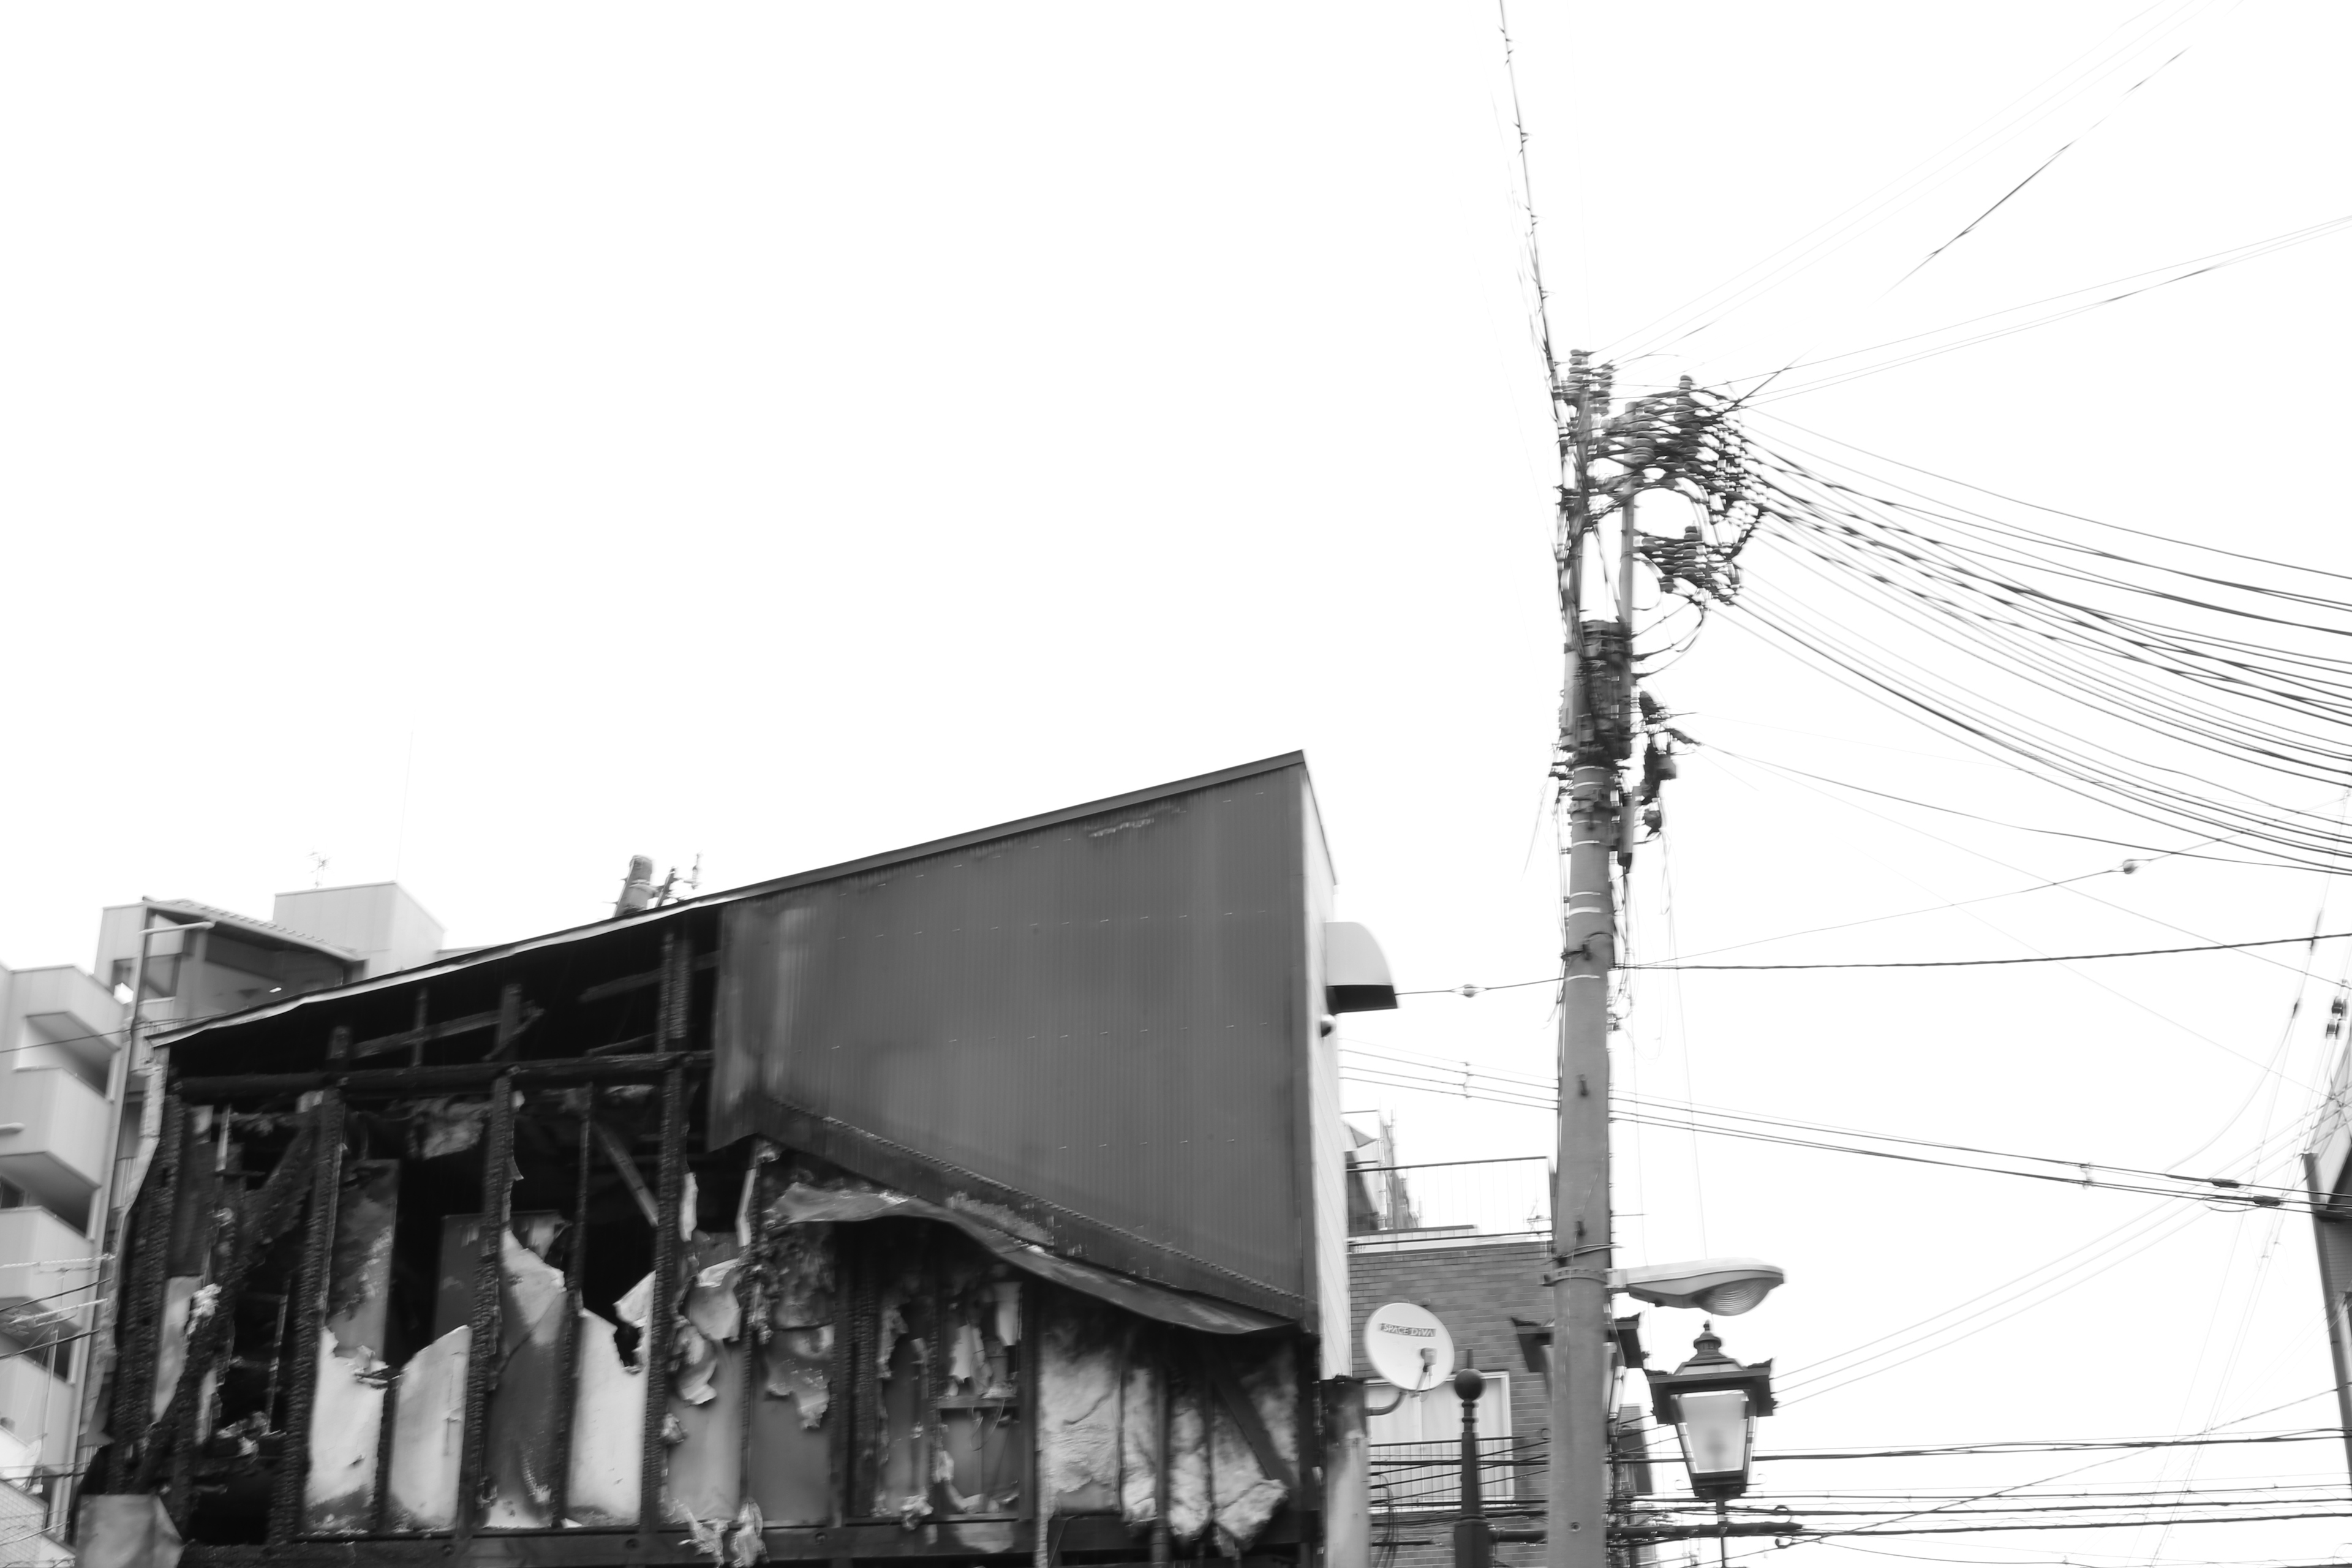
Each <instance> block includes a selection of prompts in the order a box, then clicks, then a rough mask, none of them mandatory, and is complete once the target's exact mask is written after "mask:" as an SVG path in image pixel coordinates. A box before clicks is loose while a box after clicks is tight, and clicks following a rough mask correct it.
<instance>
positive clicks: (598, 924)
mask: <svg viewBox="0 0 2352 1568" xmlns="http://www.w3.org/2000/svg"><path fill="white" fill-rule="evenodd" d="M1306 765H1307V753H1305V752H1284V753H1282V754H1281V755H1280V756H1274V757H1266V758H1264V759H1262V760H1261V761H1258V762H1254V763H1241V764H1239V765H1238V766H1235V767H1230V768H1221V769H1219V770H1217V771H1216V772H1214V773H1202V774H1199V775H1198V776H1196V777H1193V778H1188V779H1179V780H1176V781H1175V782H1173V783H1171V784H1158V785H1154V786H1153V787H1151V788H1149V789H1139V790H1129V791H1128V792H1127V793H1125V794H1124V795H1111V796H1109V797H1108V798H1106V799H1102V800H1094V801H1088V802H1087V803H1086V804H1084V805H1072V806H1065V807H1063V808H1061V809H1060V810H1058V811H1049V812H1045V813H1043V814H1041V815H1039V816H1027V817H1023V818H1021V819H1019V820H1018V821H1014V822H1006V823H999V824H998V825H996V826H992V827H982V828H975V829H973V830H971V831H970V832H967V833H958V834H954V835H951V836H950V837H946V838H936V839H933V840H931V841H930V842H929V843H925V844H915V845H909V846H908V847H905V848H903V849H889V850H885V851H883V852H882V853H880V854H877V855H868V856H866V857H864V858H859V859H856V860H845V861H843V862H841V863H840V864H839V865H835V866H824V867H820V868H816V869H814V870H809V871H796V872H793V873H792V874H791V875H788V876H783V877H776V878H772V879H769V880H767V881H763V882H753V883H750V884H748V885H746V886H744V887H740V888H729V889H721V890H720V891H718V892H714V893H705V894H703V895H701V896H700V897H698V898H693V899H687V900H681V901H680V902H677V903H675V904H668V905H665V906H663V907H662V908H661V909H658V910H648V911H646V913H644V914H638V915H630V916H625V917H623V918H621V919H617V920H604V921H594V922H593V923H591V924H587V925H580V926H572V927H570V928H568V929H565V930H562V931H548V932H546V933H544V934H542V935H540V936H534V937H525V938H523V939H521V940H520V941H517V942H504V943H499V944H498V945H495V946H490V947H483V948H477V949H474V950H472V951H470V952H466V953H464V954H463V955H461V956H457V957H451V958H446V959H442V960H439V961H436V962H435V963H426V964H419V965H418V966H417V967H415V968H414V969H404V970H396V971H394V972H393V973H389V974H380V975H377V976H375V977H374V978H373V979H371V980H362V981H356V982H354V983H352V984H349V985H338V986H336V987H334V988H332V989H331V990H327V991H312V992H307V993H305V994H302V995H300V996H296V997H292V998H290V999H289V1000H287V1001H284V1002H278V1003H273V1004H270V1005H267V1006H261V1007H250V1008H247V1010H246V1011H244V1012H242V1013H228V1014H224V1015H222V1016H219V1017H215V1018H206V1019H205V1020H203V1021H201V1022H199V1023H194V1024H190V1025H188V1026H184V1027H183V1028H179V1029H173V1030H168V1031H163V1030H159V1031H157V1032H156V1034H155V1035H154V1036H153V1037H152V1038H153V1042H154V1043H155V1044H157V1045H159V1046H173V1045H178V1044H181V1043H182V1042H184V1041H187V1040H192V1039H194V1038H196V1037H199V1036H201V1035H205V1034H207V1033H213V1032H216V1031H220V1030H226V1029H233V1028H238V1027H241V1026H245V1025H247V1024H255V1023H259V1022H261V1021H262V1020H264V1019H268V1018H276V1017H282V1016H286V1015H288V1014H290V1013H296V1012H299V1011H301V1010H303V1009H305V1008H310V1009H316V1008H318V1007H320V1006H322V1005H329V1004H331V1003H334V1002H336V1001H339V1000H341V999H343V998H347V997H352V996H361V995H365V994H369V993H371V992H377V991H383V990H387V989H390V988H393V987H396V986H404V985H413V984H416V983H417V982H419V981H425V980H431V979H434V978H436V977H437V976H440V975H445V974H456V973H463V972H464V971H467V970H469V969H475V968H478V967H480V966H482V965H484V964H490V963H498V962H499V961H500V960H502V959H506V958H511V957H515V956H517V955H519V954H522V953H528V952H540V951H542V950H544V949H547V948H552V947H561V946H563V945H564V944H566V943H569V942H585V941H588V940H590V939H592V938H593V937H597V936H601V935H603V934H604V933H606V932H608V931H620V930H624V929H638V930H642V929H645V928H646V927H647V926H649V925H656V924H658V923H660V922H662V921H668V920H673V919H676V918H677V917H678V916H680V915H683V914H686V913H688V911H690V910H700V909H709V908H712V907H714V906H717V905H720V904H730V903H735V902H737V901H739V900H744V899H754V898H760V897H762V896H764V895H767V894H771V893H778V892H783V891H787V890H789V889H793V888H799V887H805V886H808V885H810V884H812V883H816V882H824V881H830V880H833V879H836V878H841V877H848V876H854V875H856V874H857V873H859V872H863V871H872V870H878V869H881V868H886V867H889V866H894V865H899V864H902V863H904V862H906V861H909V860H918V859H921V858H925V857H927V856H932V855H939V854H942V853H945V852H947V851H950V850H953V849H958V848H961V847H965V846H968V845H972V844H979V843H983V842H985V841H987V840H989V839H992V838H1001V837H1006V836H1008V835H1012V834H1016V833H1024V832H1029V831H1034V830H1036V829H1040V828H1045V827H1051V826H1055V825H1058V824H1061V823H1066V822H1071V821H1075V820H1076V819H1078V818H1080V817H1087V816H1097V815H1100V814H1101V813H1104V812H1108V811H1117V810H1118V809H1119V808H1121V807H1122V806H1127V805H1139V804H1141V803H1143V802H1146V801H1150V800H1156V799H1159V798H1161V797H1163V796H1166V795H1173V794H1177V793H1179V792H1181V791H1186V790H1195V789H1204V788H1209V787H1212V786H1213V785H1216V784H1224V783H1227V782H1230V781H1232V780H1235V779H1244V778H1249V777H1252V776H1254V775H1255V774H1259V773H1273V772H1276V771H1277V770H1279V769H1282V768H1287V767H1298V768H1304V767H1305V766H1306ZM146 901H147V902H148V903H149V904H151V905H153V906H155V907H158V908H164V907H172V908H180V909H184V910H187V911H188V912H190V913H192V914H194V915H195V918H197V919H201V920H222V921H228V922H233V923H234V924H236V925H238V926H241V927H247V928H252V929H256V930H258V931H264V932H266V933H268V934H269V935H271V936H273V937H277V938H278V939H280V940H284V941H289V942H299V943H301V944H303V945H305V946H308V947H311V948H314V949H317V950H319V951H321V952H331V953H334V954H337V955H339V956H341V957H344V958H346V959H351V960H354V961H355V960H357V959H358V958H359V956H360V955H359V954H357V953H352V952H344V951H343V950H342V949H341V948H335V947H331V946H329V945H328V944H327V943H324V942H316V941H314V940H312V939H311V938H309V937H306V936H303V935H302V934H301V933H299V931H287V930H286V929H285V928H283V927H280V926H275V925H272V924H270V922H268V921H257V920H255V919H253V918H252V917H251V916H249V915H240V914H237V913H236V912H235V911H233V910H214V909H213V908H212V907H211V906H210V905H208V904H199V903H195V902H194V901H193V900H157V899H151V900H146ZM199 911H201V912H199Z"/></svg>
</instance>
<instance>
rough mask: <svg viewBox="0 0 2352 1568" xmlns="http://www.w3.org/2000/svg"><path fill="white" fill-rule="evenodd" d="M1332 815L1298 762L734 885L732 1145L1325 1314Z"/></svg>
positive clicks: (716, 1094)
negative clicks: (933, 845)
mask: <svg viewBox="0 0 2352 1568" xmlns="http://www.w3.org/2000/svg"><path fill="white" fill-rule="evenodd" d="M1312 824H1313V807H1312V804H1311V801H1310V800H1309V798H1308V792H1307V778H1306V772H1305V769H1304V767H1303V766H1301V765H1297V764H1295V763H1293V764H1288V765H1283V766H1277V767H1274V768H1271V769H1268V770H1266V771H1265V772H1263V773H1255V774H1254V775H1252V776H1249V777H1245V778H1238V779H1233V780H1229V781H1225V782H1222V783H1219V784H1214V785H1213V786H1210V787H1205V788H1195V789H1189V790H1181V791H1177V792H1174V793H1171V794H1170V795H1165V796H1162V797H1160V798H1156V799H1149V798H1148V799H1144V800H1141V801H1135V802H1129V803H1125V804H1121V805H1118V807H1117V809H1114V810H1109V811H1105V812H1102V813H1100V814H1097V815H1095V816H1079V817H1073V818H1069V819H1055V820H1050V821H1047V822H1045V823H1043V824H1040V825H1030V826H1024V825H1014V826H1013V827H1012V828H1009V829H1007V830H1004V831H1003V832H1002V833H1000V834H998V835H995V836H992V837H987V838H983V839H980V840H978V841H975V842H971V843H966V844H963V845H961V846H958V847H953V848H950V849H947V850H945V851H943V852H941V853H939V854H935V855H929V856H925V857H921V858H914V859H908V860H904V861H897V862H894V863H891V864H889V865H887V866H882V867H879V868H867V869H861V870H856V871H851V872H846V873H845V874H844V875H841V876H838V877H833V878H825V879H815V880H812V881H809V882H806V883H803V884H801V885H799V886H793V887H788V888H783V889H778V890H776V891H774V892H771V893H766V894H762V895H760V896H757V897H752V898H747V899H744V900H741V901H740V902H738V903H734V904H730V905H729V906H728V907H727V908H726V910H725V911H724V915H723V920H722V923H721V938H720V953H719V996H718V1007H717V1013H716V1016H715V1020H714V1045H715V1047H716V1057H717V1059H716V1062H715V1065H714V1074H713V1081H712V1087H711V1094H710V1100H709V1104H710V1130H709V1142H710V1144H711V1146H713V1147H718V1146H721V1145H724V1144H728V1143H731V1142H734V1141H736V1140H737V1139H739V1138H741V1137H743V1136H745V1135H747V1134H751V1133H761V1134H763V1135H765V1136H768V1137H771V1138H773V1139H775V1140H777V1141H778V1142H782V1143H785V1144H787V1145H789V1146H792V1147H794V1148H799V1149H803V1150H804V1151H806V1152H810V1153H813V1154H815V1155H817V1156H819V1157H820V1158H823V1159H826V1160H830V1161H832V1162H833V1163H836V1164H840V1165H843V1166H845V1167H846V1168H847V1169H850V1170H853V1171H856V1172H858V1173H860V1174H861V1175H862V1176H864V1177H866V1179H868V1180H871V1181H874V1182H877V1183H879V1184H887V1185H889V1186H891V1187H894V1188H897V1189H898V1190H900V1191H904V1192H909V1193H913V1194H916V1195H919V1196H920V1197H923V1198H925V1199H927V1200H929V1201H933V1202H945V1201H947V1200H948V1198H949V1196H950V1194H951V1193H957V1192H961V1193H964V1194H967V1195H968V1196H969V1197H970V1198H971V1199H972V1200H973V1201H975V1202H977V1203H981V1204H985V1205H991V1206H992V1208H993V1209H995V1210H997V1211H998V1212H999V1215H1000V1219H1001V1221H1002V1223H1003V1228H1007V1229H1012V1230H1015V1231H1017V1232H1020V1233H1022V1234H1024V1235H1025V1237H1026V1238H1027V1239H1029V1240H1031V1241H1034V1242H1036V1243H1038V1244H1039V1245H1040V1246H1042V1247H1045V1248H1046V1249H1047V1250H1048V1251H1052V1252H1057V1253H1059V1254H1061V1255H1062V1256H1064V1257H1066V1258H1067V1257H1076V1256H1080V1255H1081V1249H1082V1255H1083V1256H1084V1257H1086V1258H1088V1259H1089V1260H1091V1261H1093V1262H1095V1263H1097V1264H1098V1265H1101V1266H1104V1267H1108V1268H1113V1269H1117V1270H1118V1271H1119V1272H1120V1273H1121V1274H1123V1275H1127V1276H1130V1277H1134V1278H1139V1279H1151V1280H1154V1281H1157V1282H1159V1283H1162V1284H1166V1285H1170V1286H1171V1287H1174V1288H1176V1289H1181V1290H1184V1291H1189V1292H1192V1293H1195V1294H1206V1295H1213V1296H1215V1297H1217V1298H1218V1299H1220V1300H1232V1301H1236V1302H1240V1303H1242V1304H1244V1305H1246V1306H1250V1307H1253V1308H1255V1309H1258V1310H1264V1311H1268V1312H1273V1313H1276V1314H1277V1315H1285V1316H1286V1317H1287V1319H1288V1320H1289V1321H1298V1320H1300V1319H1302V1318H1304V1317H1305V1316H1306V1315H1307V1294H1308V1291H1309V1287H1310V1281H1309V1268H1308V1264H1307V1257H1308V1250H1309V1249H1308V1238H1307V1234H1306V1228H1305V1225H1306V1222H1305V1220H1304V1218H1303V1216H1304V1215H1305V1214H1306V1213H1307V1204H1306V1203H1305V1202H1304V1200H1303V1190H1302V1189H1303V1186H1304V1184H1305V1181H1306V1178H1307V1169H1308V1163H1309V1162H1308V1158H1307V1149H1306V1148H1305V1146H1304V1143H1305V1140H1306V1139H1307V1135H1308V1133H1307V1127H1308V1121H1307V1113H1306V1095H1307V1086H1306V1079H1307V1070H1308V1062H1309V1058H1310V1057H1311V1055H1312V1052H1313V1049H1314V1047H1315V1019H1316V1018H1317V1017H1318V1016H1319V1015H1320V1014H1321V1013H1322V1011H1323V998H1322V997H1321V995H1320V994H1317V988H1316V987H1315V986H1314V984H1312V977H1311V975H1310V973H1309V965H1310V953H1309V940H1308V936H1309V926H1310V921H1309V918H1308V911H1307V884H1308V883H1309V881H1310V880H1312V879H1313V878H1314V877H1315V876H1316V875H1318V873H1317V872H1316V870H1315V869H1314V868H1312V867H1310V866H1309V865H1308V864H1307V838H1308V837H1309V836H1310V835H1311V834H1312V833H1313V832H1314V831H1315V829H1314V827H1313V826H1312ZM1074 1132H1075V1133H1076V1134H1078V1135H1074ZM935 1189H936V1190H935Z"/></svg>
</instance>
